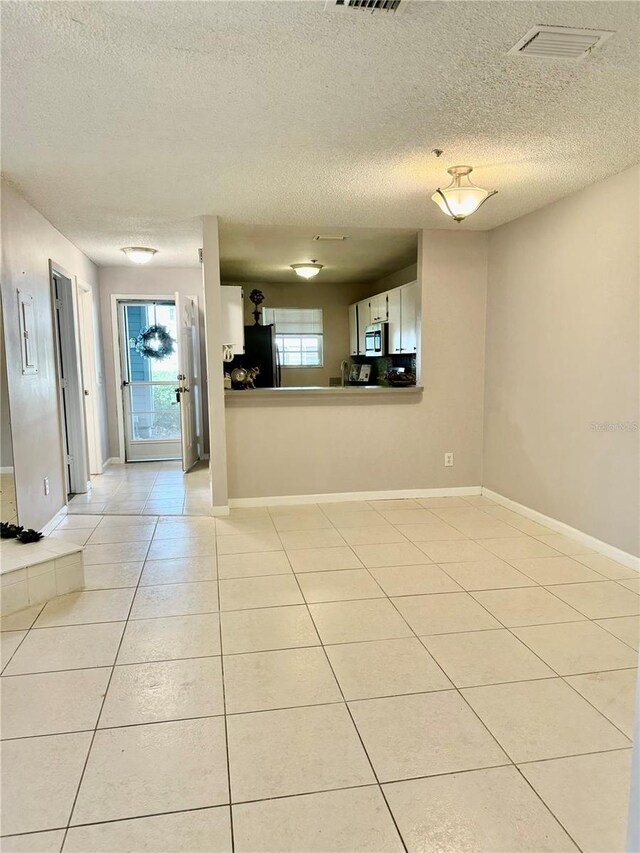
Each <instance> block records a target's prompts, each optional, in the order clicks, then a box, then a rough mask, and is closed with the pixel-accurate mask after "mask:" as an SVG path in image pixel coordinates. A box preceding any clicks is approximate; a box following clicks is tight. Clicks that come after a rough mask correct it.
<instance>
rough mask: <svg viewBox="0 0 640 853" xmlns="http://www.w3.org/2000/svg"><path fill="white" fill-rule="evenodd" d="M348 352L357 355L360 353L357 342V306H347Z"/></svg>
mask: <svg viewBox="0 0 640 853" xmlns="http://www.w3.org/2000/svg"><path fill="white" fill-rule="evenodd" d="M349 352H350V353H351V355H358V353H359V352H360V347H359V342H358V306H357V305H349Z"/></svg>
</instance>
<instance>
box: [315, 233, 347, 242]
mask: <svg viewBox="0 0 640 853" xmlns="http://www.w3.org/2000/svg"><path fill="white" fill-rule="evenodd" d="M313 239H314V240H316V241H318V242H320V243H329V242H333V243H340V242H342V241H343V240H346V239H347V235H346V234H316V235H315V237H314V238H313Z"/></svg>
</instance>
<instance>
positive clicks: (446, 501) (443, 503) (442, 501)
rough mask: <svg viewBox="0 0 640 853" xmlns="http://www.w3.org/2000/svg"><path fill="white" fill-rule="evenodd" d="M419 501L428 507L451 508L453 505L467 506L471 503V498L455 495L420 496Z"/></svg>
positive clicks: (421, 504)
mask: <svg viewBox="0 0 640 853" xmlns="http://www.w3.org/2000/svg"><path fill="white" fill-rule="evenodd" d="M418 503H419V504H420V506H423V507H425V508H426V509H449V508H451V507H467V506H470V505H471V504H470V501H469V498H467V497H464V498H463V497H453V496H451V497H443V498H418Z"/></svg>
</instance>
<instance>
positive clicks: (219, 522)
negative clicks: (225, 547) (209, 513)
mask: <svg viewBox="0 0 640 853" xmlns="http://www.w3.org/2000/svg"><path fill="white" fill-rule="evenodd" d="M274 530H275V527H274V525H273V521H272V520H271V519H270V518H269V516H268V515H265V516H261V515H258V516H250V517H249V518H235V517H233V516H227V517H225V518H216V519H215V531H216V535H217V536H234V535H235V536H240V535H242V534H244V533H262V532H263V531H269V532H271V533H273V531H274Z"/></svg>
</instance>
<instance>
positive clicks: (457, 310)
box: [226, 231, 487, 498]
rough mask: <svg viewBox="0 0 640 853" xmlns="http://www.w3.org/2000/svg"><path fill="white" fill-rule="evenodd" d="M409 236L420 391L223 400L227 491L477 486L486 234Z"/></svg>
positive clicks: (256, 492) (242, 493)
mask: <svg viewBox="0 0 640 853" xmlns="http://www.w3.org/2000/svg"><path fill="white" fill-rule="evenodd" d="M420 244H421V249H420V250H419V261H418V279H419V280H420V281H421V282H422V343H421V362H422V368H423V369H422V375H421V382H422V384H423V385H424V386H425V390H424V392H423V394H422V395H421V396H420V395H416V396H415V397H413V396H412V397H406V398H404V399H402V400H398V399H397V398H394V397H389V398H380V397H376V398H375V402H370V401H368V400H366V399H358V398H355V399H354V398H353V397H348V398H344V399H342V400H336V398H331V399H330V400H317V398H316V399H315V400H314V398H309V401H308V402H307V401H306V400H303V401H299V400H298V401H295V402H293V401H290V402H288V403H287V402H284V401H282V402H280V401H278V402H260V401H259V398H254V399H250V398H247V399H246V400H244V399H243V400H241V399H238V398H235V399H232V400H229V401H228V403H227V410H226V412H227V417H226V422H227V462H228V474H229V495H230V497H236V498H237V497H257V496H269V495H296V494H318V493H332V492H354V491H374V490H393V489H423V488H437V487H453V486H478V485H480V482H481V480H480V474H481V456H482V399H483V361H484V323H485V301H486V271H487V235H486V234H482V233H477V232H476V233H473V232H458V233H456V232H449V231H425V232H423V233H422V234H421V239H420ZM372 292H373V291H372ZM451 450H452V451H454V453H455V466H454V467H453V468H445V467H444V464H443V463H444V459H443V457H444V453H445V452H446V451H451Z"/></svg>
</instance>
